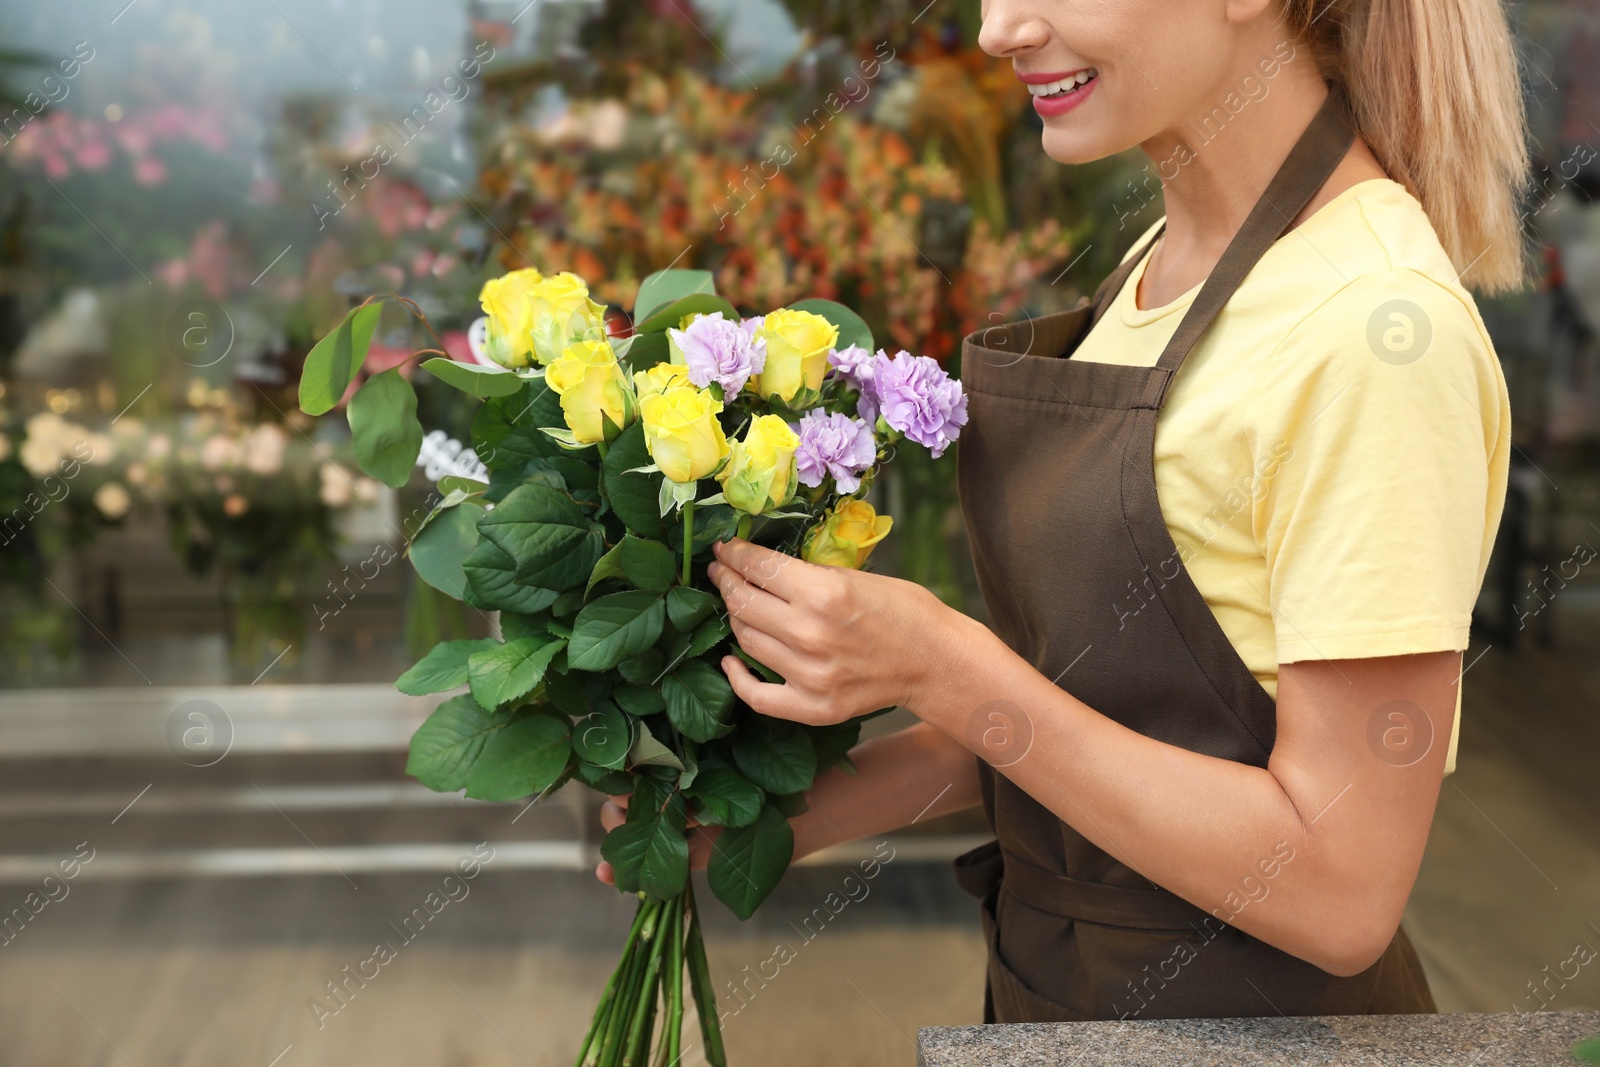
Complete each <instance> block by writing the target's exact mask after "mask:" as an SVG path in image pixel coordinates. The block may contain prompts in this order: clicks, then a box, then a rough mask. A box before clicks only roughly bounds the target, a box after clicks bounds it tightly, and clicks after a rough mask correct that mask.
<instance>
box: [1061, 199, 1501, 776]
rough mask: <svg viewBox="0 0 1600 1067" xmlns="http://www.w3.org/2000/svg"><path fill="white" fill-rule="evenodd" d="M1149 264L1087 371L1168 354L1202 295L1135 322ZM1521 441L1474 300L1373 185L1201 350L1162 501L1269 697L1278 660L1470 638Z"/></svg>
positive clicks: (1184, 383) (1093, 334)
mask: <svg viewBox="0 0 1600 1067" xmlns="http://www.w3.org/2000/svg"><path fill="white" fill-rule="evenodd" d="M1154 230H1155V226H1152V227H1151V228H1150V229H1149V230H1146V231H1145V233H1144V234H1143V235H1142V236H1141V237H1140V238H1139V240H1138V241H1136V242H1134V245H1133V248H1130V249H1129V252H1128V254H1130V255H1131V254H1132V252H1133V250H1134V249H1137V248H1138V247H1140V246H1141V245H1143V243H1144V242H1145V240H1146V239H1148V237H1149V235H1150V234H1151V233H1152V232H1154ZM1124 258H1126V256H1125V257H1124ZM1145 262H1148V257H1146V260H1145ZM1144 266H1145V263H1140V264H1139V266H1138V267H1136V268H1135V269H1134V271H1133V273H1132V275H1131V276H1130V277H1129V279H1128V281H1127V283H1126V284H1125V285H1124V286H1123V288H1122V290H1121V292H1119V293H1118V294H1117V297H1116V299H1115V300H1114V301H1113V302H1112V305H1111V307H1109V308H1108V309H1107V311H1106V313H1105V315H1104V316H1103V317H1102V318H1101V320H1100V322H1099V323H1097V324H1096V326H1095V328H1094V329H1093V330H1092V331H1090V333H1089V334H1088V336H1087V337H1086V338H1085V339H1084V341H1083V343H1082V345H1081V346H1080V347H1079V349H1078V351H1077V352H1076V353H1075V354H1074V355H1073V358H1074V359H1079V360H1086V361H1091V362H1100V363H1120V364H1126V365H1132V366H1152V365H1154V364H1155V362H1156V360H1157V359H1159V358H1160V355H1161V350H1162V348H1163V347H1165V345H1166V343H1167V341H1168V340H1169V339H1170V338H1171V336H1172V333H1173V331H1174V330H1176V329H1177V326H1178V323H1179V322H1180V321H1181V320H1182V318H1183V315H1184V312H1185V311H1186V310H1187V309H1188V307H1189V305H1190V304H1191V303H1192V302H1193V300H1194V297H1195V295H1196V294H1197V293H1198V292H1199V291H1200V288H1199V286H1196V287H1195V288H1194V289H1191V290H1190V291H1189V292H1188V293H1185V294H1184V295H1183V296H1182V297H1180V298H1179V299H1178V300H1176V301H1174V302H1173V303H1171V304H1167V305H1165V306H1163V307H1158V308H1149V309H1145V310H1140V309H1139V308H1138V307H1137V305H1136V302H1135V298H1134V294H1135V293H1136V292H1137V290H1138V284H1139V279H1140V277H1142V275H1143V274H1144ZM1510 448H1511V406H1510V398H1509V396H1508V394H1507V392H1506V385H1505V378H1504V376H1503V375H1502V374H1501V371H1500V363H1499V361H1498V359H1497V358H1496V357H1495V354H1494V349H1493V346H1492V344H1491V342H1490V340H1489V335H1488V333H1487V332H1486V331H1485V330H1484V326H1483V321H1482V319H1481V318H1479V316H1478V311H1477V308H1476V306H1475V305H1474V304H1473V301H1472V297H1471V296H1470V295H1468V293H1467V292H1466V290H1465V289H1463V288H1462V287H1461V286H1460V285H1459V284H1458V282H1457V281H1456V271H1455V268H1454V267H1452V266H1451V263H1450V260H1449V257H1448V256H1446V255H1445V252H1444V250H1443V249H1442V248H1441V247H1440V245H1439V241H1438V238H1437V236H1436V235H1435V234H1434V231H1433V227H1432V225H1431V224H1430V223H1429V221H1428V217H1427V215H1426V214H1425V213H1424V212H1423V210H1422V206H1421V205H1420V204H1419V203H1418V202H1417V201H1416V199H1415V198H1413V197H1412V196H1411V195H1410V194H1409V193H1408V192H1406V190H1405V188H1404V187H1403V186H1401V185H1399V184H1398V183H1396V182H1393V181H1390V180H1388V179H1386V178H1380V179H1373V180H1369V181H1364V182H1360V183H1358V184H1357V185H1354V186H1352V187H1351V188H1349V189H1346V190H1345V191H1344V192H1342V193H1340V194H1339V195H1338V196H1336V197H1335V198H1334V199H1333V200H1331V201H1329V202H1328V203H1327V204H1325V205H1324V206H1323V207H1321V208H1320V209H1318V210H1317V211H1316V212H1315V213H1313V214H1312V216H1311V217H1310V218H1309V219H1307V220H1306V221H1305V222H1304V223H1302V224H1301V225H1300V226H1298V227H1296V228H1295V229H1293V230H1291V231H1289V232H1288V233H1287V234H1285V235H1284V236H1282V237H1281V238H1279V239H1278V241H1277V242H1276V243H1274V244H1273V245H1272V247H1271V248H1269V249H1268V250H1267V252H1266V254H1265V255H1263V256H1262V258H1261V261H1260V262H1259V263H1258V264H1257V265H1256V267H1255V268H1254V269H1253V270H1252V271H1251V272H1250V274H1249V275H1248V276H1247V277H1246V278H1245V280H1244V283H1243V284H1242V285H1241V286H1240V287H1239V289H1238V291H1237V292H1236V293H1234V295H1233V297H1232V298H1231V299H1230V300H1229V301H1228V303H1227V305H1226V306H1225V307H1224V308H1223V310H1222V312H1221V313H1220V314H1219V315H1218V316H1217V318H1216V321H1215V322H1213V323H1212V325H1211V327H1210V329H1209V330H1207V331H1206V333H1205V335H1204V336H1203V337H1202V338H1201V339H1200V342H1199V344H1197V345H1196V346H1195V347H1194V349H1193V350H1192V351H1191V352H1190V353H1189V356H1188V359H1186V360H1185V361H1184V364H1183V367H1182V368H1181V369H1180V371H1179V373H1178V375H1177V378H1176V379H1175V380H1174V381H1173V383H1172V387H1171V389H1170V390H1169V391H1168V394H1167V401H1166V405H1165V407H1164V408H1163V409H1162V411H1161V415H1160V417H1159V419H1158V420H1157V423H1156V440H1155V476H1156V492H1157V496H1158V497H1159V499H1160V501H1161V509H1162V514H1163V516H1164V517H1165V519H1166V523H1167V528H1168V530H1169V531H1170V532H1171V534H1172V540H1173V542H1174V544H1176V545H1177V547H1178V550H1179V553H1180V558H1182V559H1184V560H1185V561H1186V563H1187V565H1188V568H1189V573H1190V575H1191V577H1192V578H1193V579H1194V582H1195V585H1196V586H1197V587H1198V588H1199V590H1200V593H1201V595H1202V596H1204V597H1205V600H1206V603H1207V604H1209V605H1210V607H1211V611H1212V614H1214V615H1215V616H1216V619H1217V622H1218V623H1219V624H1220V625H1221V627H1222V630H1223V632H1224V633H1225V634H1226V635H1227V637H1228V639H1229V641H1231V642H1232V643H1233V646H1234V648H1235V649H1237V650H1238V652H1239V656H1240V658H1241V659H1242V660H1244V662H1245V665H1246V666H1247V667H1249V668H1250V671H1251V673H1252V674H1254V675H1255V677H1256V679H1257V680H1258V681H1260V683H1261V685H1262V687H1263V688H1265V689H1266V690H1267V692H1269V693H1271V694H1272V695H1273V697H1274V699H1276V697H1277V682H1278V665H1279V664H1280V663H1294V662H1297V661H1300V660H1329V659H1354V658H1361V657H1367V656H1396V655H1405V654H1409V653H1417V652H1437V651H1446V650H1460V649H1465V648H1466V647H1467V631H1468V627H1469V624H1470V621H1471V616H1472V607H1473V604H1474V603H1475V602H1476V600H1477V597H1478V591H1479V589H1480V587H1481V586H1482V584H1483V578H1484V573H1485V571H1486V569H1487V567H1488V562H1489V550H1490V548H1491V547H1492V546H1493V542H1494V535H1495V530H1496V528H1497V527H1498V526H1499V522H1500V511H1501V507H1502V505H1503V504H1504V502H1505V490H1506V474H1507V469H1508V463H1509V458H1510ZM1460 689H1461V687H1460V685H1459V684H1457V686H1456V711H1455V722H1454V725H1453V727H1452V729H1451V736H1450V739H1449V745H1450V748H1449V754H1448V757H1447V762H1446V765H1445V773H1446V774H1449V773H1451V772H1452V771H1454V770H1455V762H1456V742H1457V740H1458V735H1459V734H1460V729H1461V693H1460ZM1374 710H1375V711H1376V709H1374Z"/></svg>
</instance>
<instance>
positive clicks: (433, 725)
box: [406, 694, 504, 793]
mask: <svg viewBox="0 0 1600 1067" xmlns="http://www.w3.org/2000/svg"><path fill="white" fill-rule="evenodd" d="M503 728H504V727H503V724H501V723H498V722H496V721H495V720H494V718H493V717H492V716H491V715H490V714H489V713H488V712H487V711H484V710H483V709H482V708H481V707H479V706H478V702H477V701H476V700H473V699H472V697H470V696H467V695H466V694H462V695H461V696H458V697H452V698H451V699H449V700H446V701H445V702H444V703H443V704H440V705H439V706H438V707H437V708H435V709H434V711H433V714H432V715H429V716H428V718H427V721H426V722H424V723H423V724H422V725H421V726H419V727H417V732H416V733H414V734H412V735H411V751H410V754H409V755H408V756H407V757H406V773H407V774H409V775H410V776H411V777H413V778H415V779H416V780H417V781H419V782H421V783H422V784H423V785H425V786H427V787H428V788H429V789H432V790H436V791H437V792H440V793H453V792H455V791H456V790H457V789H462V788H465V786H466V784H467V778H468V776H469V775H470V774H471V772H472V769H473V767H474V766H475V765H476V764H477V761H478V758H479V757H480V756H481V755H482V753H483V748H484V745H485V744H487V743H488V741H489V739H490V738H491V737H493V736H494V735H495V734H496V733H498V732H499V731H500V730H501V729H503Z"/></svg>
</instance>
